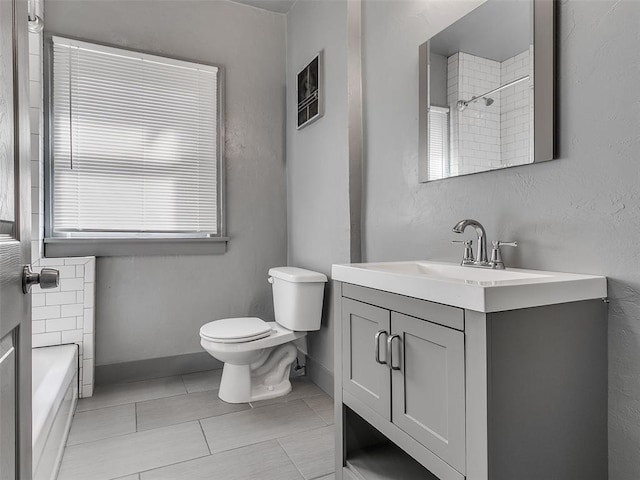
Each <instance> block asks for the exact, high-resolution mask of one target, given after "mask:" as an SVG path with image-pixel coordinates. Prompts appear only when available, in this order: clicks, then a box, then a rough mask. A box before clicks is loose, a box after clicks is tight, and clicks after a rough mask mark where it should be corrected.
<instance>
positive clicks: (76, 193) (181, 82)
mask: <svg viewBox="0 0 640 480" xmlns="http://www.w3.org/2000/svg"><path fill="white" fill-rule="evenodd" d="M52 73H53V77H52V86H51V96H52V103H51V105H52V112H51V124H50V127H51V132H50V135H51V136H52V140H53V141H52V150H51V162H52V165H51V166H52V175H51V187H52V194H51V197H50V198H51V199H52V201H53V208H52V210H51V215H52V230H53V235H54V236H56V235H57V236H61V235H62V236H64V235H69V236H73V235H74V234H75V235H78V234H83V235H88V236H94V235H97V236H100V235H101V234H104V235H107V236H108V235H109V234H111V233H116V234H117V233H120V234H122V233H124V234H129V235H135V234H144V233H147V234H148V233H150V234H154V233H155V234H164V235H169V236H170V235H173V234H188V235H196V236H199V235H202V236H204V235H217V234H219V231H218V225H219V188H218V173H219V159H218V149H219V145H218V118H219V115H218V108H219V105H218V69H217V68H216V67H213V66H208V65H201V64H195V63H190V62H183V61H178V60H174V59H169V58H163V57H157V56H153V55H147V54H142V53H137V52H131V51H128V50H121V49H116V48H109V47H103V46H99V45H93V44H89V43H85V42H79V41H75V40H69V39H64V38H59V37H53V62H52Z"/></svg>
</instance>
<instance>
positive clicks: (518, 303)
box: [331, 261, 607, 313]
mask: <svg viewBox="0 0 640 480" xmlns="http://www.w3.org/2000/svg"><path fill="white" fill-rule="evenodd" d="M331 276H332V278H333V280H338V281H341V282H345V283H352V284H355V285H361V286H363V287H369V288H375V289H378V290H384V291H387V292H392V293H397V294H400V295H406V296H409V297H414V298H419V299H422V300H429V301H432V302H437V303H442V304H445V305H452V306H455V307H460V308H466V309H469V310H475V311H478V312H484V313H489V312H499V311H504V310H515V309H519V308H529V307H538V306H542V305H553V304H558V303H567V302H577V301H581V300H590V299H594V298H605V297H606V296H607V278H606V277H602V276H598V275H582V274H575V273H560V272H546V271H541V270H522V269H518V268H508V269H505V270H491V269H485V268H475V267H467V266H465V267H462V266H460V265H457V264H453V263H440V262H427V261H414V262H384V263H352V264H342V265H333V267H332V269H331Z"/></svg>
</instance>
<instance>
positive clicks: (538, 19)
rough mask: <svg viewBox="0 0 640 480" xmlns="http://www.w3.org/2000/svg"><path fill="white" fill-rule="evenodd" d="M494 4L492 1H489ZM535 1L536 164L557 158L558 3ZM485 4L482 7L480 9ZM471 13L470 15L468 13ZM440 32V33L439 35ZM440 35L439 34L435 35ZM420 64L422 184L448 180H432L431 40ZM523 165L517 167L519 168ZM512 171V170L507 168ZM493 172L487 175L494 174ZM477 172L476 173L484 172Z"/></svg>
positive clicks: (421, 53)
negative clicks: (429, 118)
mask: <svg viewBox="0 0 640 480" xmlns="http://www.w3.org/2000/svg"><path fill="white" fill-rule="evenodd" d="M489 1H491V0H489ZM532 2H533V78H534V80H533V111H534V119H533V161H532V162H531V163H525V164H523V165H531V164H532V163H541V162H546V161H549V160H553V159H555V158H556V135H555V133H556V128H555V123H556V118H555V117H556V115H555V113H556V109H555V104H556V98H555V97H556V51H555V49H556V3H557V0H532ZM481 6H482V5H480V7H481ZM469 13H471V12H469ZM438 33H440V32H438ZM436 35H437V33H436ZM418 63H419V75H418V82H419V89H418V90H419V91H418V98H419V117H418V132H419V133H418V180H419V182H420V183H426V182H433V181H438V180H446V178H456V177H458V176H466V175H475V173H470V174H465V175H456V177H446V178H443V179H437V180H429V178H428V172H429V160H428V159H429V142H428V138H427V132H428V131H429V130H428V128H429V123H428V122H429V120H428V117H429V115H428V112H429V109H428V105H431V98H430V93H429V91H430V88H429V81H430V78H431V77H430V73H431V67H430V65H429V40H427V41H426V42H425V43H423V44H422V45H420V47H419V49H418ZM520 166H522V165H514V167H520ZM505 168H512V167H505ZM495 170H503V169H492V170H485V172H492V171H495ZM485 172H477V173H485Z"/></svg>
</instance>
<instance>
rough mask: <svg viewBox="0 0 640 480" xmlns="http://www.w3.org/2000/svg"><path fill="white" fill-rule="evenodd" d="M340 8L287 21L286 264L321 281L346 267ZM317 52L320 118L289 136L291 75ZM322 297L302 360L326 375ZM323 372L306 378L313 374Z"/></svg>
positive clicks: (322, 5)
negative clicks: (338, 266)
mask: <svg viewBox="0 0 640 480" xmlns="http://www.w3.org/2000/svg"><path fill="white" fill-rule="evenodd" d="M346 28H347V8H346V2H344V1H323V2H319V1H315V0H298V1H297V2H296V4H295V5H294V6H293V8H292V9H291V10H290V11H289V13H288V14H287V210H288V239H289V240H288V262H289V265H295V266H298V267H304V268H309V269H312V270H316V271H319V272H322V273H325V274H327V275H329V274H330V273H331V264H333V263H347V262H349V258H350V256H349V240H350V233H349V197H348V188H349V186H348V171H349V170H348V169H349V163H348V138H347V123H348V122H347V121H348V115H347V51H346V44H347V38H346ZM319 50H324V59H325V68H324V70H325V92H326V97H325V112H326V113H325V115H324V117H322V118H320V119H319V120H318V121H316V122H315V123H313V124H311V125H309V126H307V127H305V128H304V129H302V130H299V131H298V130H296V124H295V121H296V73H297V72H298V71H299V70H300V69H301V68H302V67H303V66H304V65H306V64H307V63H308V62H309V61H310V60H311V59H312V58H313V57H314V56H315V55H316V53H318V51H319ZM329 290H330V288H329V286H328V287H327V294H326V295H325V305H324V310H325V312H324V315H323V320H322V323H323V325H322V329H321V330H320V331H319V332H315V333H311V334H309V336H308V338H309V349H310V350H309V356H310V357H311V358H312V360H313V361H314V363H317V364H320V368H322V369H323V370H324V369H326V370H329V371H333V324H334V320H333V312H332V309H331V308H330V307H331V295H330V291H329ZM322 373H326V371H324V372H312V371H310V374H311V375H312V376H314V377H315V378H317V376H316V374H320V375H322Z"/></svg>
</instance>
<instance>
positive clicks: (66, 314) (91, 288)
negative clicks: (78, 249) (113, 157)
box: [29, 33, 96, 397]
mask: <svg viewBox="0 0 640 480" xmlns="http://www.w3.org/2000/svg"><path fill="white" fill-rule="evenodd" d="M42 42H43V37H42V34H41V33H29V92H30V98H29V107H30V108H29V120H30V124H31V202H32V205H31V208H32V215H31V232H32V233H31V237H32V242H31V264H32V266H33V269H34V271H39V270H40V269H41V268H42V267H53V268H56V269H57V270H59V271H60V285H59V286H58V287H56V288H53V289H49V290H42V289H41V288H40V287H39V286H35V287H34V288H33V290H32V292H33V293H32V294H31V304H32V312H31V317H32V325H31V327H32V344H33V346H34V347H44V346H50V345H60V344H65V343H75V344H77V345H78V348H79V353H80V363H79V365H80V371H79V381H80V396H81V397H90V396H92V395H93V370H94V365H95V362H94V359H95V357H94V351H95V337H94V331H95V329H94V323H95V318H94V312H95V301H94V296H95V281H96V276H95V271H96V259H95V257H74V258H44V254H43V238H44V196H43V191H44V157H43V143H42V132H43V119H42V102H43V95H42V48H43V43H42Z"/></svg>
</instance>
